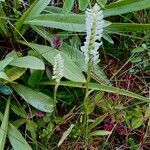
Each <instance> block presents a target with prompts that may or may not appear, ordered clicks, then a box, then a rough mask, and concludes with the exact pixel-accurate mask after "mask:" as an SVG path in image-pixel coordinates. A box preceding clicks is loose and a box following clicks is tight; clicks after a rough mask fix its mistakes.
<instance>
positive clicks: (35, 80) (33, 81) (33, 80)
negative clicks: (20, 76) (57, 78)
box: [28, 70, 43, 88]
mask: <svg viewBox="0 0 150 150" xmlns="http://www.w3.org/2000/svg"><path fill="white" fill-rule="evenodd" d="M42 75H43V71H41V70H36V71H34V72H33V73H32V74H31V76H30V78H29V79H28V85H29V86H30V87H32V88H36V87H37V86H38V85H39V83H40V80H41V78H42Z"/></svg>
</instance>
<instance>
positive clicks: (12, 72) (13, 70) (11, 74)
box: [6, 67, 26, 81]
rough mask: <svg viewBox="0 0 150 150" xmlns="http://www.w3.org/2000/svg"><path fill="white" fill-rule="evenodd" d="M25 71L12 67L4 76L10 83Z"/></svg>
mask: <svg viewBox="0 0 150 150" xmlns="http://www.w3.org/2000/svg"><path fill="white" fill-rule="evenodd" d="M25 71H26V69H24V68H19V67H12V68H11V69H9V70H7V71H6V74H7V76H8V77H9V79H10V80H11V81H15V80H17V79H18V78H20V77H21V76H22V75H23V74H24V73H25Z"/></svg>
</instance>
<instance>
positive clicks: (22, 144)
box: [8, 123, 32, 150]
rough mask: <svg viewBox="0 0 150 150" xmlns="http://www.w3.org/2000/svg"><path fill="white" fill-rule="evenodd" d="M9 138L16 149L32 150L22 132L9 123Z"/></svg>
mask: <svg viewBox="0 0 150 150" xmlns="http://www.w3.org/2000/svg"><path fill="white" fill-rule="evenodd" d="M8 138H9V141H10V143H11V145H12V147H13V149H14V150H20V148H21V149H23V150H32V148H31V147H30V146H29V144H28V143H27V141H26V140H25V139H24V138H23V136H22V135H21V133H20V132H19V131H18V130H17V129H16V128H15V127H14V126H13V125H12V124H10V123H9V127H8Z"/></svg>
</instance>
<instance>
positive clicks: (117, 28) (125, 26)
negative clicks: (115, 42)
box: [105, 23, 150, 32]
mask: <svg viewBox="0 0 150 150" xmlns="http://www.w3.org/2000/svg"><path fill="white" fill-rule="evenodd" d="M105 30H107V31H109V32H138V31H139V32H141V31H149V30H150V24H139V23H112V24H111V25H110V26H108V27H106V28H105Z"/></svg>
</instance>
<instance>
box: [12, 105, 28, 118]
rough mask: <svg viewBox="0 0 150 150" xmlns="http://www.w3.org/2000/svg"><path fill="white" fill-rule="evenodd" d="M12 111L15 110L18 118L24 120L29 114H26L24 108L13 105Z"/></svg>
mask: <svg viewBox="0 0 150 150" xmlns="http://www.w3.org/2000/svg"><path fill="white" fill-rule="evenodd" d="M11 109H12V110H13V112H14V113H15V114H17V115H18V116H20V117H22V118H27V116H28V115H27V113H26V112H25V110H24V108H22V107H18V106H17V105H16V104H13V105H12V106H11Z"/></svg>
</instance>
